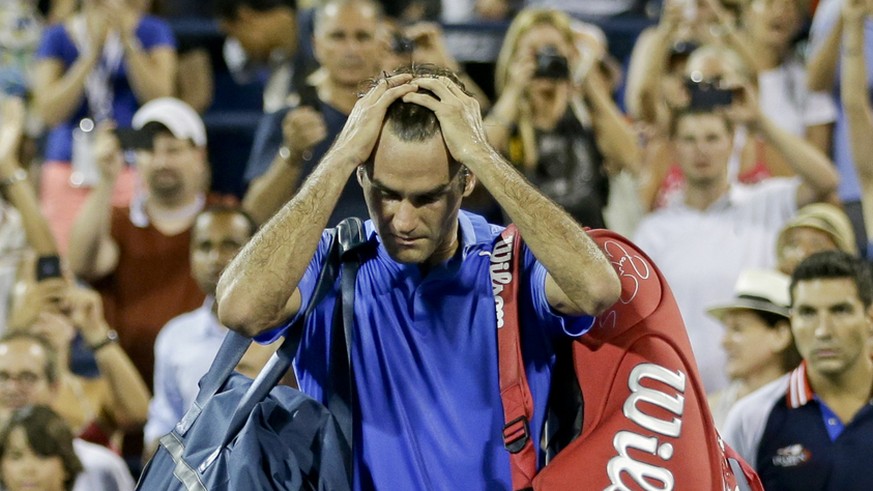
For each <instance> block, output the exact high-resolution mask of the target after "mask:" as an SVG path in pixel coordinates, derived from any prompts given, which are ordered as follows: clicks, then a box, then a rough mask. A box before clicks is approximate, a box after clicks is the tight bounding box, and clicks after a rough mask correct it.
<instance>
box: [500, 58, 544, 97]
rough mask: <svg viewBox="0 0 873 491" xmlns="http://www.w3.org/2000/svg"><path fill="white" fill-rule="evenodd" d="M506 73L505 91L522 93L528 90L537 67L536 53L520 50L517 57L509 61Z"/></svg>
mask: <svg viewBox="0 0 873 491" xmlns="http://www.w3.org/2000/svg"><path fill="white" fill-rule="evenodd" d="M509 65H510V67H509V70H507V74H506V86H505V87H504V88H503V92H504V93H505V92H507V91H509V93H510V94H522V93H524V92H525V91H526V90H527V87H528V86H529V85H530V82H531V80H533V75H534V72H536V69H537V60H536V53H534V52H533V51H530V50H518V52H516V55H515V58H514V59H513V60H512V61H511V62H510V63H509Z"/></svg>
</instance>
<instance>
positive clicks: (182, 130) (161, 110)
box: [133, 97, 206, 147]
mask: <svg viewBox="0 0 873 491" xmlns="http://www.w3.org/2000/svg"><path fill="white" fill-rule="evenodd" d="M148 123H160V124H162V125H164V126H166V128H167V129H168V130H170V133H172V134H173V136H175V137H176V138H179V139H190V140H191V141H193V142H194V144H195V145H197V146H198V147H205V146H206V127H205V126H203V120H202V119H200V115H198V114H197V111H195V110H194V108H192V107H191V106H189V105H188V104H186V103H184V102H182V101H180V100H179V99H176V98H175V97H161V98H158V99H152V100H151V101H149V102H147V103H145V104H144V105H143V106H142V107H140V108H139V110H138V111H137V112H136V114H134V115H133V127H134V128H135V129H138V130H141V129H143V127H145V125H147V124H148Z"/></svg>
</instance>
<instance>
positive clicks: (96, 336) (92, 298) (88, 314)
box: [67, 287, 109, 345]
mask: <svg viewBox="0 0 873 491" xmlns="http://www.w3.org/2000/svg"><path fill="white" fill-rule="evenodd" d="M67 301H68V302H69V309H70V320H71V321H72V324H73V326H75V328H76V330H78V331H79V332H80V333H82V337H83V338H84V339H85V342H86V343H87V344H88V345H94V344H97V343H99V342H100V341H102V340H104V339H106V333H107V332H108V331H109V325H108V324H107V323H106V318H105V317H103V301H102V300H101V299H100V294H99V293H97V292H96V291H94V290H91V289H89V288H84V287H75V288H71V289H70V291H69V293H68V295H67Z"/></svg>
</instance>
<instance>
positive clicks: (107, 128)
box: [94, 122, 124, 183]
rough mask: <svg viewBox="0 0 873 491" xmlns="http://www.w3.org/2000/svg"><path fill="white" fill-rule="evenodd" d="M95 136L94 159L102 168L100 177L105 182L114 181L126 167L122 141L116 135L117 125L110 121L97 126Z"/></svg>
mask: <svg viewBox="0 0 873 491" xmlns="http://www.w3.org/2000/svg"><path fill="white" fill-rule="evenodd" d="M96 131H97V134H96V135H95V138H94V159H96V160H97V166H98V167H99V169H100V178H101V180H103V181H104V182H105V183H114V182H115V179H116V178H117V177H118V174H120V173H121V170H122V169H123V168H124V154H123V153H122V151H121V143H120V142H119V141H118V137H117V136H116V135H115V125H114V124H112V123H109V122H103V123H100V124H99V125H98V126H97V130H96Z"/></svg>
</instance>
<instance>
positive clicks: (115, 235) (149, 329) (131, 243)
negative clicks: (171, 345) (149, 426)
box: [69, 98, 209, 460]
mask: <svg viewBox="0 0 873 491" xmlns="http://www.w3.org/2000/svg"><path fill="white" fill-rule="evenodd" d="M133 125H134V128H136V129H138V130H141V131H143V132H146V133H148V135H149V136H150V138H151V143H152V145H151V148H150V149H148V150H146V151H142V152H139V156H138V158H137V168H138V173H139V179H140V182H141V186H140V189H139V191H138V192H137V196H136V197H135V198H134V199H133V201H132V202H131V204H130V205H129V206H125V207H114V206H112V204H111V201H110V197H111V190H112V188H113V185H114V183H115V179H116V178H117V176H118V174H119V172H120V170H121V169H122V166H123V164H124V156H123V152H122V148H121V145H120V143H119V139H118V137H117V136H116V134H115V132H114V131H113V130H112V128H111V127H110V126H108V125H104V126H102V127H100V128H99V129H98V134H97V138H96V143H95V148H94V155H95V159H96V160H97V165H98V166H99V168H100V173H101V177H100V182H99V183H98V184H97V186H96V187H95V188H94V191H93V192H92V193H91V195H90V196H89V197H88V201H87V202H86V203H85V206H84V207H83V209H82V211H81V213H80V214H79V216H78V217H77V219H76V222H75V224H74V227H73V228H74V231H73V234H72V236H71V240H70V253H69V263H70V266H71V268H72V269H73V271H74V272H75V273H76V275H78V276H79V277H80V278H82V279H84V280H86V281H88V282H90V283H92V285H93V286H94V287H95V288H96V289H97V290H98V291H99V292H100V293H101V295H102V296H103V303H104V307H105V314H106V319H107V321H108V322H109V324H110V325H112V326H115V329H116V330H117V331H118V341H119V343H120V344H121V347H122V348H124V350H125V351H126V352H127V353H128V355H129V356H130V358H131V360H132V361H133V363H134V365H135V366H136V367H137V369H138V370H139V372H140V374H141V375H142V377H143V379H144V380H145V381H146V383H147V384H148V386H149V387H151V386H152V370H153V366H154V351H153V349H154V342H155V337H156V336H157V334H158V331H159V330H160V329H161V327H162V326H163V325H164V324H166V323H167V321H169V320H170V319H172V318H173V317H175V316H177V315H179V314H181V313H183V312H188V311H190V310H194V309H195V308H197V307H198V306H200V305H201V304H202V303H203V299H204V293H203V291H202V290H200V288H199V287H198V286H197V282H196V281H194V279H193V278H192V277H191V265H190V259H189V255H188V250H189V244H190V242H191V227H192V225H193V224H194V220H195V218H196V216H197V214H198V213H199V212H200V211H201V210H202V209H203V206H204V203H205V191H206V189H207V183H208V179H209V167H208V163H207V159H206V129H205V128H204V126H203V121H202V120H201V119H200V117H199V116H198V115H197V113H196V112H195V111H194V109H192V108H191V107H190V106H188V105H187V104H185V103H184V102H182V101H180V100H178V99H173V98H161V99H156V100H153V101H151V102H149V103H147V104H145V105H144V106H143V107H142V108H140V110H139V111H137V113H136V114H135V115H134V117H133ZM128 440H130V441H131V443H133V441H134V440H135V441H136V444H137V447H139V446H140V444H141V441H142V438H141V437H139V436H137V437H136V438H135V439H128ZM127 450H128V449H127V448H125V454H127V453H128V452H127ZM137 460H138V458H137Z"/></svg>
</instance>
